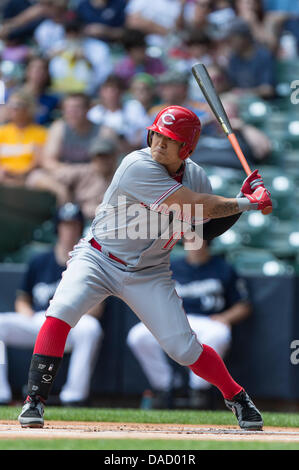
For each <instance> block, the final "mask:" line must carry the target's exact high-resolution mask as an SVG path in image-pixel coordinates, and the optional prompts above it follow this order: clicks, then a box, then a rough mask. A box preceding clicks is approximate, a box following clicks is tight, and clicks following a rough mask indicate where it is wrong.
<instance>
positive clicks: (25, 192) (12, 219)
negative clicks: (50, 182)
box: [0, 186, 56, 257]
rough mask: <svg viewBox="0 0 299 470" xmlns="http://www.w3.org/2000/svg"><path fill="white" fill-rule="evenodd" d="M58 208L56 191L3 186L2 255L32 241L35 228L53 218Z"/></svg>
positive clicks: (0, 190)
mask: <svg viewBox="0 0 299 470" xmlns="http://www.w3.org/2000/svg"><path fill="white" fill-rule="evenodd" d="M55 210H56V198H55V196H54V195H53V194H52V193H49V192H47V191H39V190H32V189H28V188H24V187H19V186H18V187H13V186H0V226H1V227H2V228H3V229H2V230H1V232H0V257H3V256H4V255H5V254H7V253H12V252H14V251H16V250H18V249H20V248H21V247H22V246H24V245H26V244H27V243H30V242H31V241H32V239H33V234H34V230H35V229H36V228H37V227H39V225H40V224H42V223H43V222H45V221H46V220H49V219H50V218H52V217H53V215H54V212H55Z"/></svg>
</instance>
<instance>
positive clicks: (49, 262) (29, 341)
mask: <svg viewBox="0 0 299 470" xmlns="http://www.w3.org/2000/svg"><path fill="white" fill-rule="evenodd" d="M83 225H84V219H83V216H82V213H81V211H80V209H79V207H78V206H76V205H74V204H71V203H68V204H66V205H64V206H62V207H60V208H59V210H58V212H57V216H56V227H57V242H56V244H55V246H54V247H53V248H52V249H50V250H49V251H46V252H44V253H41V254H38V255H35V256H33V258H32V259H31V260H30V262H29V264H28V268H27V271H26V273H25V275H24V279H23V283H22V285H21V287H20V290H19V291H18V292H17V296H16V301H15V312H12V313H2V314H0V340H1V341H2V342H3V343H4V344H5V345H6V346H18V347H23V348H32V347H33V346H34V343H35V339H36V336H37V333H38V331H39V329H40V327H41V325H42V323H43V322H44V320H45V311H46V310H47V308H48V305H49V302H50V300H51V298H52V296H53V294H54V292H55V289H56V287H57V285H58V283H59V281H60V279H61V276H62V273H63V271H64V270H65V268H66V263H67V262H68V260H69V253H70V251H71V250H72V249H73V247H74V245H75V244H76V243H78V241H79V239H80V237H81V235H82V231H83ZM102 311H103V307H102V306H101V305H99V306H97V307H95V308H94V309H93V310H92V311H90V312H88V313H87V314H86V315H84V316H83V317H82V318H81V319H80V321H79V322H78V324H77V325H76V327H75V328H74V329H73V331H72V334H71V335H70V337H69V339H68V344H67V351H68V352H70V351H71V352H72V353H71V359H70V364H69V369H68V374H67V380H66V383H65V384H64V386H63V388H62V390H61V392H60V400H61V403H62V404H63V405H66V404H68V405H73V406H74V405H84V404H86V401H87V399H88V397H89V390H90V380H91V376H92V372H93V367H94V364H95V359H96V354H97V352H98V349H99V346H100V343H101V338H102V328H101V325H100V322H99V320H98V318H99V317H100V315H101V313H102ZM96 317H97V318H96ZM11 400H12V393H11V389H10V386H9V383H8V376H7V364H5V365H1V366H0V403H1V404H9V403H10V401H11Z"/></svg>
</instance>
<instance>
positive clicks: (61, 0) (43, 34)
mask: <svg viewBox="0 0 299 470" xmlns="http://www.w3.org/2000/svg"><path fill="white" fill-rule="evenodd" d="M68 3H69V1H68V0H54V1H53V2H49V3H47V4H46V11H45V15H44V18H43V21H42V22H41V23H40V24H39V25H38V26H37V27H36V29H35V30H34V39H35V41H36V43H37V46H38V48H39V51H40V52H41V53H42V54H43V55H47V53H48V52H49V51H51V49H52V48H53V47H55V45H56V44H57V43H58V42H59V41H62V40H63V39H64V38H65V25H66V23H67V22H68V21H71V20H72V19H74V14H73V13H72V12H71V11H70V10H69V9H68Z"/></svg>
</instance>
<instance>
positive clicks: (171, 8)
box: [126, 0, 186, 47]
mask: <svg viewBox="0 0 299 470" xmlns="http://www.w3.org/2000/svg"><path fill="white" fill-rule="evenodd" d="M185 3H186V1H185V0H152V1H151V2H148V0H129V1H128V5H127V8H126V27H127V28H129V29H138V30H140V31H142V32H143V33H144V34H146V38H147V41H148V44H149V45H156V46H159V47H163V46H167V43H166V40H165V37H166V36H167V35H169V34H170V33H172V32H173V31H175V30H176V29H177V26H178V22H181V16H182V11H183V10H184V7H185Z"/></svg>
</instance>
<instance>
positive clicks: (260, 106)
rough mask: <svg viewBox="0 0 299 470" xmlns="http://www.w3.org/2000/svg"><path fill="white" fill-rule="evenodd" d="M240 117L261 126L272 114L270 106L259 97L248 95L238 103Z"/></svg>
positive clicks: (248, 122)
mask: <svg viewBox="0 0 299 470" xmlns="http://www.w3.org/2000/svg"><path fill="white" fill-rule="evenodd" d="M239 112H240V117H241V118H242V119H243V120H244V121H245V122H246V123H247V124H251V125H253V126H256V127H263V125H264V122H265V121H266V120H267V119H268V117H269V116H271V114H272V107H271V105H270V104H269V103H267V102H265V101H264V100H262V99H261V98H259V97H248V98H247V99H245V100H244V99H243V101H242V100H241V102H240V104H239Z"/></svg>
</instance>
